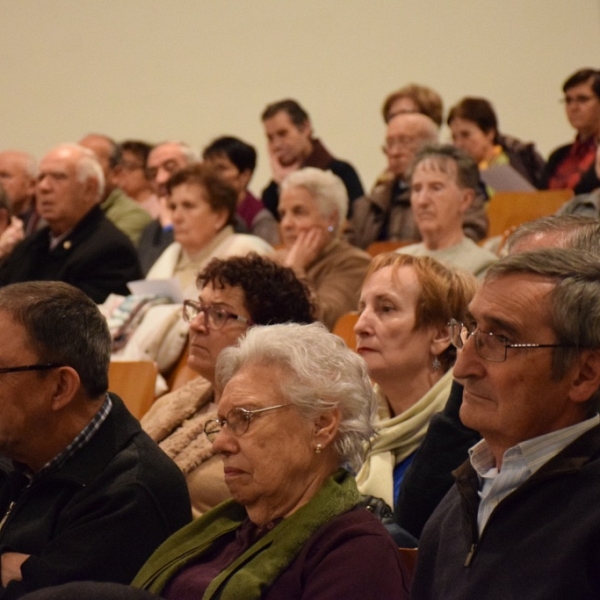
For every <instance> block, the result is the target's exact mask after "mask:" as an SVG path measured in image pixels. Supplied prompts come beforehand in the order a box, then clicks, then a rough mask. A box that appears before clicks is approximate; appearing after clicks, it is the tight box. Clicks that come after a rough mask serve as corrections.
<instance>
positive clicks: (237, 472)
mask: <svg viewBox="0 0 600 600" xmlns="http://www.w3.org/2000/svg"><path fill="white" fill-rule="evenodd" d="M223 474H224V476H225V480H226V481H227V480H231V479H235V478H237V477H241V476H243V475H247V473H246V472H245V471H242V470H241V469H235V468H233V467H225V468H224V469H223Z"/></svg>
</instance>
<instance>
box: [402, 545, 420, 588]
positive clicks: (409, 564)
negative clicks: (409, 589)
mask: <svg viewBox="0 0 600 600" xmlns="http://www.w3.org/2000/svg"><path fill="white" fill-rule="evenodd" d="M398 552H400V556H401V557H402V560H403V561H404V564H405V565H406V568H407V570H408V574H409V575H410V581H409V582H408V583H409V585H410V583H411V582H412V578H413V576H414V574H415V567H416V566H417V557H418V555H419V550H418V549H417V548H398Z"/></svg>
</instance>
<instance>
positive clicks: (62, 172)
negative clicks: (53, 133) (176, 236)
mask: <svg viewBox="0 0 600 600" xmlns="http://www.w3.org/2000/svg"><path fill="white" fill-rule="evenodd" d="M36 189H37V210H38V212H39V214H40V216H41V217H42V218H44V219H45V220H46V221H47V223H48V226H47V227H44V228H43V229H41V230H40V231H38V232H37V233H35V234H33V235H32V236H30V237H28V238H26V239H25V240H24V241H22V242H21V243H20V244H19V245H17V246H16V247H15V249H14V250H13V252H12V253H11V254H10V256H8V257H7V259H6V261H5V262H4V264H3V265H2V266H1V267H0V286H2V285H6V284H8V283H16V282H19V281H32V280H55V281H65V282H67V283H70V284H72V285H74V286H75V287H78V288H80V289H82V290H83V291H84V292H85V293H86V294H88V296H90V298H92V300H94V302H98V303H100V302H103V301H104V300H105V299H106V297H107V296H108V294H110V293H111V292H112V293H117V294H127V293H128V290H127V282H128V281H132V280H135V279H139V278H140V277H141V272H140V268H139V263H138V259H137V256H136V253H135V248H134V247H133V246H132V244H131V241H130V240H129V239H128V238H127V236H126V235H125V234H124V233H123V232H121V231H119V230H118V229H117V228H116V227H115V226H114V225H113V224H112V223H111V222H110V221H109V220H108V219H107V218H106V217H105V216H104V213H103V212H102V210H101V209H100V207H99V206H98V203H99V201H100V198H101V197H102V192H103V189H104V176H103V173H102V168H101V167H100V165H99V163H98V161H97V160H96V158H95V156H94V155H93V153H92V152H91V151H90V150H88V149H87V148H83V147H81V146H77V145H76V144H63V145H62V146H58V147H56V148H54V149H53V150H51V151H50V152H49V153H48V154H46V156H44V158H43V159H42V161H41V163H40V168H39V175H38V182H37V188H36Z"/></svg>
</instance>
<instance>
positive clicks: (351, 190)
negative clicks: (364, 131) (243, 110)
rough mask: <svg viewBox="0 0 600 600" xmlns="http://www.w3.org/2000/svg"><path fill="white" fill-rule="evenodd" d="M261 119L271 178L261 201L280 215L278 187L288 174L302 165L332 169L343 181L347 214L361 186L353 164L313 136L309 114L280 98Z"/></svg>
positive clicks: (274, 213)
mask: <svg viewBox="0 0 600 600" xmlns="http://www.w3.org/2000/svg"><path fill="white" fill-rule="evenodd" d="M261 118H262V122H263V125H264V127H265V133H266V135H267V141H268V148H269V157H270V159H271V171H272V174H273V180H272V181H271V182H270V183H269V185H268V186H267V187H266V188H265V189H264V190H263V193H262V201H263V202H264V204H265V206H266V207H267V208H268V209H269V210H270V211H271V212H272V213H273V215H274V216H275V218H277V219H278V218H279V213H278V211H277V207H278V205H279V186H280V185H281V183H282V181H283V180H284V179H285V178H286V176H287V175H289V174H290V173H292V172H293V171H297V170H298V169H301V168H303V167H316V168H318V169H323V170H329V171H332V172H333V173H334V174H335V175H337V176H338V177H339V178H340V179H341V180H342V182H343V184H344V186H345V188H346V191H347V192H348V198H349V200H350V203H349V206H348V215H343V217H344V218H345V217H346V216H350V215H351V213H352V204H353V202H354V200H356V199H357V198H360V197H361V196H362V195H363V194H364V191H363V187H362V184H361V182H360V179H359V177H358V174H357V173H356V171H355V169H354V167H353V166H352V165H351V164H349V163H347V162H344V161H342V160H338V159H337V158H334V157H333V156H332V155H331V154H330V153H329V151H328V150H327V149H326V148H325V146H324V145H323V144H322V142H321V140H319V139H317V138H314V137H313V129H312V124H311V121H310V117H309V116H308V113H307V112H306V111H305V110H304V108H302V107H301V106H300V104H298V102H296V101H295V100H281V101H279V102H274V103H273V104H269V105H268V106H267V107H266V108H265V110H264V111H263V113H262V116H261Z"/></svg>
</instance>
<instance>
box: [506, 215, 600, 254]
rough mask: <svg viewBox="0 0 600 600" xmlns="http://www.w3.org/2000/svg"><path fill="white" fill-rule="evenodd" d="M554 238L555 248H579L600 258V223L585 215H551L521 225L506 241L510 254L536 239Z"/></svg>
mask: <svg viewBox="0 0 600 600" xmlns="http://www.w3.org/2000/svg"><path fill="white" fill-rule="evenodd" d="M545 235H549V236H553V238H554V239H553V241H554V244H553V245H554V246H558V247H562V248H577V249H579V250H586V251H587V252H591V253H592V254H595V255H596V256H600V221H598V219H595V218H593V217H587V216H583V215H549V216H547V217H541V218H539V219H536V220H535V221H529V222H527V223H523V224H522V225H519V227H518V228H517V229H516V230H515V231H514V232H513V233H511V234H510V236H509V237H508V238H507V240H506V249H507V251H508V253H509V254H511V253H512V252H514V251H515V248H517V247H518V246H520V245H521V244H523V243H525V244H526V243H527V242H528V241H530V240H532V239H533V238H535V237H542V236H545Z"/></svg>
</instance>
